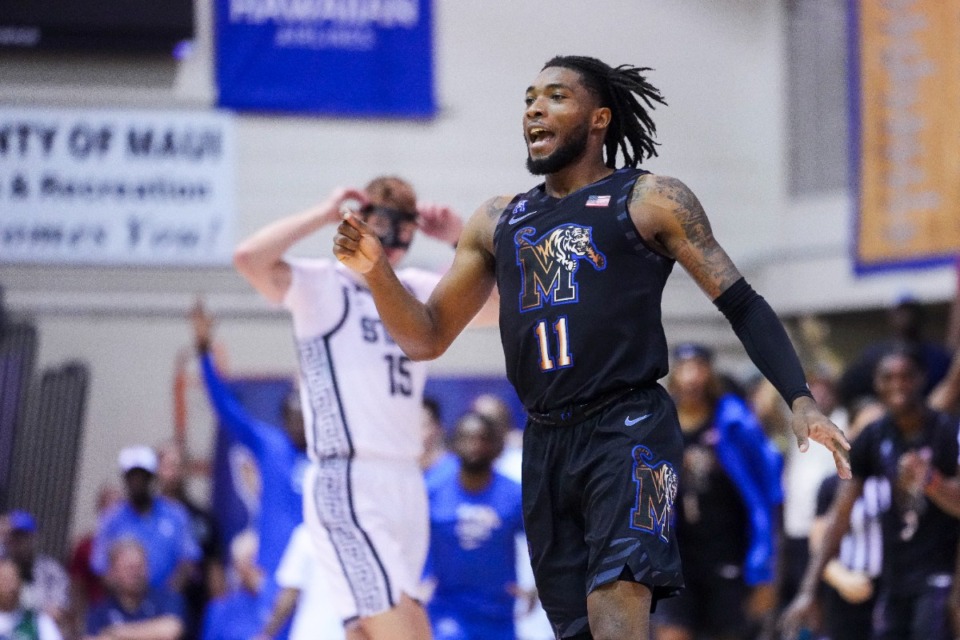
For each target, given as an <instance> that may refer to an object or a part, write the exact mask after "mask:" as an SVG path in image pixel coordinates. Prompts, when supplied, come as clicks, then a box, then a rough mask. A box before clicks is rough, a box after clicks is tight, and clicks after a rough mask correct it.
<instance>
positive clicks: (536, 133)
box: [527, 127, 553, 150]
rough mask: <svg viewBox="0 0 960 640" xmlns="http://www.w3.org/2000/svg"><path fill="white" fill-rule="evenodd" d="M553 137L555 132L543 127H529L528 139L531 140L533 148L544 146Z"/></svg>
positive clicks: (531, 147)
mask: <svg viewBox="0 0 960 640" xmlns="http://www.w3.org/2000/svg"><path fill="white" fill-rule="evenodd" d="M552 139H553V133H551V132H550V131H548V130H546V129H544V128H543V127H530V128H529V129H527V140H529V141H530V149H531V150H534V149H537V148H539V147H543V146H544V145H546V144H547V143H548V142H549V141H550V140H552Z"/></svg>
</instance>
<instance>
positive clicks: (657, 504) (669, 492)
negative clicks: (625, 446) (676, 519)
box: [630, 445, 680, 542]
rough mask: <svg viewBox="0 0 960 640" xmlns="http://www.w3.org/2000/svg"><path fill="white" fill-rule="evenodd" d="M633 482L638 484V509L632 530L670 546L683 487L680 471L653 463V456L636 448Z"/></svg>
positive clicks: (632, 511)
mask: <svg viewBox="0 0 960 640" xmlns="http://www.w3.org/2000/svg"><path fill="white" fill-rule="evenodd" d="M633 481H634V482H636V483H637V505H636V507H634V508H633V509H631V510H630V528H631V529H639V530H640V531H646V532H647V533H651V534H653V535H655V536H657V537H659V538H660V539H661V540H663V541H664V542H667V541H668V540H669V539H670V528H671V527H672V526H673V504H674V502H675V501H676V499H677V491H678V489H679V485H680V483H679V477H678V476H677V471H676V470H675V469H674V468H673V465H671V464H670V463H668V462H665V461H663V460H661V461H659V462H656V463H653V452H652V451H650V449H648V448H647V447H645V446H643V445H637V446H636V447H634V448H633Z"/></svg>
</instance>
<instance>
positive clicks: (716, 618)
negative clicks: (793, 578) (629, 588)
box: [653, 343, 783, 640]
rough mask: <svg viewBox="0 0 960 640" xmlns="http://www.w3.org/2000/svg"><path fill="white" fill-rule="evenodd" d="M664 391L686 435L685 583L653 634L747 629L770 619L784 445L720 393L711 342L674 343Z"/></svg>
mask: <svg viewBox="0 0 960 640" xmlns="http://www.w3.org/2000/svg"><path fill="white" fill-rule="evenodd" d="M667 390H668V391H669V392H670V395H671V397H672V398H673V399H674V402H675V403H676V407H677V415H678V417H679V421H680V428H681V434H682V436H683V471H682V472H681V473H680V482H679V486H678V492H677V497H676V501H675V502H674V505H675V509H676V511H675V513H676V517H675V519H674V522H675V526H676V534H677V541H678V543H679V545H680V554H681V556H682V557H683V564H684V582H685V583H686V586H685V589H684V590H683V591H682V592H681V593H680V595H679V596H677V597H675V598H669V599H667V600H663V601H661V602H660V603H659V604H658V606H657V612H656V614H655V615H654V616H653V620H654V621H655V624H656V628H657V633H656V635H655V637H656V638H657V640H664V639H666V638H670V639H671V640H673V639H677V638H684V639H689V638H698V637H710V638H714V639H717V640H719V639H728V638H730V639H732V638H744V637H750V634H751V633H754V632H755V631H756V630H757V628H758V627H759V626H761V625H762V624H764V623H769V622H771V621H772V620H771V619H770V616H769V614H770V613H771V611H772V607H773V604H774V599H775V590H774V578H775V575H774V569H775V566H776V559H777V558H776V554H775V549H776V545H775V539H776V534H777V530H776V526H775V525H776V520H777V508H778V506H779V505H780V504H781V503H782V501H783V492H782V489H781V484H780V473H781V469H782V460H781V457H780V454H779V452H778V451H777V450H776V448H775V447H773V445H772V444H771V443H770V441H769V440H767V437H766V435H765V434H764V432H763V428H762V427H761V426H760V423H759V421H758V420H757V418H756V417H755V416H754V414H753V413H752V412H751V411H750V409H749V408H748V407H747V404H746V403H745V402H744V401H743V399H742V398H740V397H738V396H736V395H734V394H732V393H725V392H724V390H723V385H722V384H721V382H720V379H719V376H718V375H717V372H716V370H715V369H714V366H713V352H712V351H711V350H710V349H709V348H708V347H706V346H704V345H701V344H696V343H684V344H680V345H678V346H677V347H676V348H675V349H674V351H673V365H672V366H671V369H670V375H669V377H668V379H667Z"/></svg>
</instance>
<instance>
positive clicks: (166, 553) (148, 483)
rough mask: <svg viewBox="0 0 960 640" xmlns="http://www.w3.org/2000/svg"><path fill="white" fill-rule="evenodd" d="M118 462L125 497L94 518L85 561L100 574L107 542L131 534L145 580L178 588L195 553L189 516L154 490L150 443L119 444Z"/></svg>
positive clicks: (197, 549)
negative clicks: (141, 552)
mask: <svg viewBox="0 0 960 640" xmlns="http://www.w3.org/2000/svg"><path fill="white" fill-rule="evenodd" d="M119 464H120V471H121V472H122V474H123V483H124V486H125V489H126V498H125V499H124V500H121V501H120V502H119V503H118V504H117V505H116V506H115V507H114V508H113V509H111V510H110V511H109V512H107V514H105V516H104V518H103V520H102V521H101V522H100V526H99V528H98V530H97V533H96V535H95V536H94V539H93V549H92V551H91V554H90V566H91V567H92V568H93V570H94V571H95V572H96V573H97V574H98V575H105V574H106V572H107V568H108V563H109V558H108V554H109V551H110V548H111V547H112V546H113V544H114V543H115V542H116V541H118V540H121V539H124V538H132V539H134V540H137V541H139V542H140V544H141V545H142V546H143V548H144V551H145V552H146V557H147V567H148V577H149V582H150V586H151V587H153V588H158V587H161V586H166V587H169V588H171V589H172V590H174V591H176V592H177V593H180V592H181V590H182V588H183V586H184V584H185V583H186V581H187V579H188V578H189V577H190V576H191V575H192V573H193V572H194V571H195V570H196V569H197V567H196V564H197V562H198V561H199V559H200V547H199V545H198V544H197V541H196V539H195V538H194V537H193V533H192V529H191V527H190V517H189V515H188V514H187V511H186V509H184V508H183V506H182V505H180V504H179V503H177V502H174V501H173V500H170V499H168V498H164V497H162V496H159V495H156V493H155V490H154V478H155V474H156V472H157V454H156V452H155V451H154V450H153V449H151V448H150V447H145V446H134V447H128V448H126V449H123V450H122V451H121V452H120V456H119Z"/></svg>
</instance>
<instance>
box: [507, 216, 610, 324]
mask: <svg viewBox="0 0 960 640" xmlns="http://www.w3.org/2000/svg"><path fill="white" fill-rule="evenodd" d="M536 232H537V230H536V229H534V228H533V227H524V228H522V229H519V230H518V231H517V232H516V233H515V234H514V236H513V243H514V245H516V247H517V264H518V265H520V266H521V272H522V274H523V287H522V288H521V292H520V310H521V311H530V310H532V309H539V308H540V307H542V306H543V303H544V299H545V298H546V299H547V300H549V301H550V302H551V303H552V304H564V303H570V302H576V301H577V282H576V280H575V278H574V274H575V273H576V272H577V268H578V267H579V264H580V262H581V261H582V260H586V261H587V262H589V263H590V264H591V266H593V268H594V269H596V270H597V271H603V270H604V269H605V268H606V267H607V258H606V256H605V255H603V253H601V251H600V250H599V249H598V248H597V246H596V245H595V244H594V242H593V229H592V227H585V226H582V225H578V224H573V223H567V224H562V225H560V226H559V227H556V228H554V229H551V230H550V231H548V232H547V233H545V234H544V235H542V236H541V237H540V238H539V239H537V240H532V239H531V237H532V236H533V234H535V233H536Z"/></svg>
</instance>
